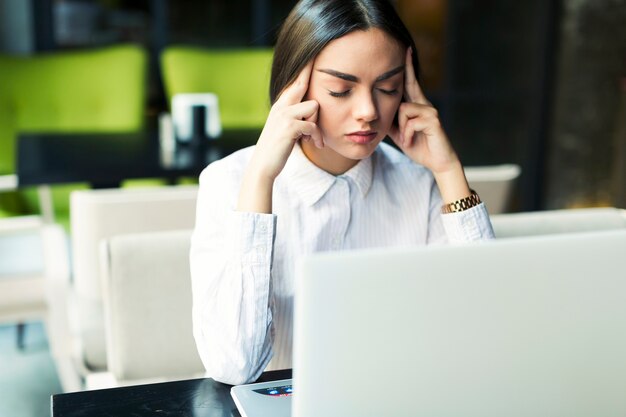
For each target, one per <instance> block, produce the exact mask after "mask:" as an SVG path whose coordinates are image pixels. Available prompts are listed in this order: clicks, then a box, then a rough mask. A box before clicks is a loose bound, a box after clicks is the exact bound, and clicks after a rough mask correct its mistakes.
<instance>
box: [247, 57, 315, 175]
mask: <svg viewBox="0 0 626 417" xmlns="http://www.w3.org/2000/svg"><path fill="white" fill-rule="evenodd" d="M312 68H313V61H311V62H309V63H308V64H307V66H306V67H304V68H303V69H302V71H300V74H298V77H297V78H296V80H295V81H294V82H293V83H292V84H290V85H289V86H288V87H287V88H285V90H284V91H283V92H282V94H281V95H280V96H279V97H278V100H276V102H275V103H274V105H273V106H272V108H271V110H270V113H269V115H268V117H267V121H266V122H265V127H263V131H262V132H261V136H260V137H259V140H258V142H257V144H256V149H255V151H254V154H253V156H252V160H251V161H250V166H249V168H250V169H252V170H253V171H254V172H255V173H256V175H260V176H262V177H264V178H267V179H271V180H272V181H273V180H274V179H275V178H276V177H277V176H278V174H280V172H281V171H282V170H283V168H284V167H285V164H286V163H287V158H289V155H290V154H291V150H292V149H293V147H294V144H295V143H296V141H297V140H298V139H302V140H313V141H314V143H315V145H316V146H317V147H318V148H322V147H324V142H323V140H322V133H321V132H320V130H319V128H318V127H317V124H316V122H317V111H318V108H319V104H318V103H317V101H314V100H307V101H302V99H303V98H304V95H305V94H306V92H307V90H308V88H309V79H310V77H311V70H312Z"/></svg>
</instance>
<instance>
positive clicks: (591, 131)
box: [0, 0, 626, 211]
mask: <svg viewBox="0 0 626 417" xmlns="http://www.w3.org/2000/svg"><path fill="white" fill-rule="evenodd" d="M294 3H295V2H294V1H289V0H239V1H226V0H204V1H184V2H176V1H171V0H170V1H168V0H136V1H123V0H100V1H96V0H91V1H87V0H84V1H79V0H65V1H63V0H30V1H23V0H0V52H2V53H9V54H24V55H28V54H35V53H41V52H48V51H57V50H68V49H77V48H91V47H96V46H104V45H111V44H116V43H127V42H132V43H137V44H140V45H142V46H144V47H146V48H147V49H148V50H149V51H150V56H151V60H150V77H149V94H148V102H147V103H146V117H155V115H156V114H158V113H159V112H160V111H162V110H163V109H165V108H166V107H167V105H166V102H165V95H164V92H163V85H162V81H161V79H160V75H159V74H160V69H159V60H158V56H159V53H160V51H161V50H162V49H163V48H165V47H166V46H167V45H172V44H185V45H197V46H209V47H249V46H271V45H272V43H273V42H274V39H275V35H276V31H277V29H278V27H279V25H280V23H281V22H282V20H283V19H284V18H285V16H286V15H287V13H288V12H289V10H290V9H291V7H292V6H293V4H294ZM395 4H396V6H397V8H398V10H399V12H400V14H401V16H402V18H403V19H404V21H405V22H406V24H407V26H408V27H409V28H410V30H411V31H412V33H413V35H414V38H415V40H416V42H417V45H418V49H419V58H420V61H421V64H422V74H421V76H422V80H423V84H424V87H425V89H426V90H427V91H428V94H429V97H430V98H431V101H432V102H433V103H434V104H435V105H436V106H437V107H438V108H439V110H440V112H441V115H442V119H443V123H444V126H445V127H446V129H447V131H448V133H449V135H450V136H451V139H452V140H453V142H454V144H455V145H456V147H457V149H458V151H459V153H460V154H461V156H462V158H463V161H464V163H465V164H466V165H487V164H495V163H516V164H519V165H520V166H521V167H522V175H521V177H520V179H519V182H518V190H517V192H516V193H515V197H514V205H513V209H515V208H516V209H518V210H526V211H527V210H538V209H550V208H568V207H590V206H606V205H608V206H621V207H623V206H625V205H626V192H625V191H624V190H625V189H626V179H625V177H626V174H625V172H626V170H625V168H624V166H625V164H626V162H625V160H626V156H625V155H626V145H625V142H626V138H625V135H626V133H625V132H626V127H624V126H625V123H626V115H625V112H626V110H625V107H626V104H625V103H626V98H625V96H626V92H625V90H626V81H625V78H626V1H624V0H549V1H544V0H528V1H524V2H516V1H494V0H395Z"/></svg>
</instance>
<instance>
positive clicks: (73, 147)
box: [16, 129, 260, 188]
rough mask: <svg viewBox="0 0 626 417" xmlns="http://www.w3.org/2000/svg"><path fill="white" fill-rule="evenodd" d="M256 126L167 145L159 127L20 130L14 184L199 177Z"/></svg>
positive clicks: (248, 138)
mask: <svg viewBox="0 0 626 417" xmlns="http://www.w3.org/2000/svg"><path fill="white" fill-rule="evenodd" d="M259 134H260V131H259V130H258V129H249V130H226V131H224V132H223V133H222V135H221V136H220V138H218V139H214V140H204V141H202V142H201V144H199V145H188V144H185V145H183V144H178V143H176V142H174V141H172V142H171V143H170V144H169V145H166V144H165V143H164V142H163V140H160V138H159V135H158V132H157V131H156V130H154V131H148V132H141V133H97V134H94V133H22V134H20V135H19V138H18V155H17V170H16V171H17V185H18V187H23V186H29V185H41V184H58V183H72V182H88V183H90V184H91V185H92V186H94V187H96V188H104V187H116V186H119V183H120V182H121V181H123V180H125V179H133V178H164V179H169V180H175V179H177V178H180V177H185V176H192V177H197V176H198V175H199V174H200V172H202V170H203V169H204V168H205V167H206V166H207V165H208V164H210V163H211V162H213V161H216V160H218V159H220V158H223V157H224V156H226V155H228V154H230V153H232V152H235V151H237V150H239V149H242V148H245V147H247V146H250V145H254V144H255V143H256V141H257V139H258V137H259Z"/></svg>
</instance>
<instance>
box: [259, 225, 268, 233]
mask: <svg viewBox="0 0 626 417" xmlns="http://www.w3.org/2000/svg"><path fill="white" fill-rule="evenodd" d="M259 230H260V231H262V232H265V231H267V226H266V225H264V224H261V225H259Z"/></svg>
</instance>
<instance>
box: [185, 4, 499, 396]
mask: <svg viewBox="0 0 626 417" xmlns="http://www.w3.org/2000/svg"><path fill="white" fill-rule="evenodd" d="M417 69H418V62H417V55H416V50H415V45H414V43H413V40H412V39H411V36H410V34H409V33H408V31H407V29H406V27H405V26H404V25H403V23H402V21H401V20H400V18H399V17H398V15H397V14H396V12H395V10H394V9H393V7H392V6H391V5H390V4H389V3H388V2H387V1H386V0H301V1H300V2H299V3H298V4H297V5H296V6H295V8H294V9H293V10H292V12H291V14H290V15H289V17H288V18H287V20H286V21H285V23H284V25H283V27H282V29H281V32H280V34H279V37H278V40H277V44H276V48H275V55H274V62H273V66H272V77H271V87H270V90H271V91H270V96H271V101H272V108H271V111H270V114H269V116H268V118H267V122H266V124H265V127H264V129H263V132H262V133H261V136H260V138H259V140H258V142H257V144H256V146H254V147H251V148H247V149H244V150H242V151H239V152H237V153H235V154H233V155H231V156H229V157H227V158H224V159H222V160H221V161H218V162H216V163H214V164H211V165H210V166H208V167H207V168H206V169H205V170H204V172H203V173H202V174H201V176H200V192H199V195H198V206H197V219H196V228H195V231H194V234H193V238H192V247H191V273H192V281H193V298H194V305H193V319H194V334H195V338H196V342H197V345H198V351H199V353H200V356H201V358H202V360H203V362H204V365H205V367H206V369H207V374H208V375H210V376H212V377H213V378H214V379H216V380H219V381H223V382H226V383H230V384H241V383H246V382H250V381H253V380H255V379H256V378H257V377H258V376H259V375H260V374H261V373H262V372H263V371H264V370H265V369H266V368H267V369H280V368H289V367H291V343H292V313H293V293H294V288H293V285H294V276H293V273H294V263H295V260H296V259H297V258H298V257H300V256H302V255H304V254H308V253H312V252H317V251H328V250H346V249H359V248H371V247H389V246H402V245H426V244H431V243H444V242H467V241H477V240H484V239H490V238H492V237H493V231H492V229H491V224H490V222H489V217H488V214H487V211H486V209H485V207H484V205H483V204H482V203H480V199H479V198H478V196H477V195H475V194H474V193H473V192H472V191H471V190H470V189H469V187H468V184H467V181H466V179H465V175H464V173H463V167H462V166H461V163H460V161H459V158H458V156H457V154H456V153H455V151H454V149H453V148H452V146H451V145H450V142H449V140H448V138H447V137H446V134H445V132H444V131H443V129H442V127H441V125H440V122H439V119H438V116H437V111H436V110H435V109H434V108H433V107H432V106H431V104H430V103H429V102H428V100H426V98H425V97H424V94H423V93H422V90H421V88H420V86H419V83H418V80H417V77H416V74H417V71H416V70H417ZM387 135H388V136H389V137H391V139H392V140H393V141H394V142H395V144H396V145H398V147H399V148H400V149H401V150H402V152H399V151H397V150H396V149H394V148H393V147H391V146H389V145H387V144H381V141H382V140H383V139H384V138H385V136H387ZM415 268H417V269H419V265H415ZM442 268H445V265H442ZM381 279H384V277H381ZM346 303H347V305H348V304H349V300H346ZM372 308H375V306H372ZM375 337H376V335H375V334H372V338H375ZM268 365H269V366H268Z"/></svg>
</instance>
